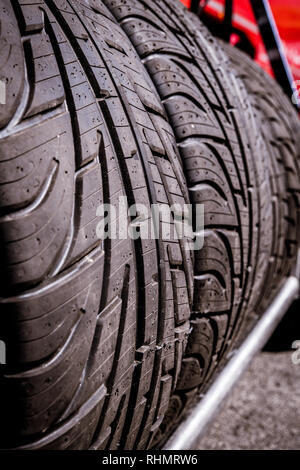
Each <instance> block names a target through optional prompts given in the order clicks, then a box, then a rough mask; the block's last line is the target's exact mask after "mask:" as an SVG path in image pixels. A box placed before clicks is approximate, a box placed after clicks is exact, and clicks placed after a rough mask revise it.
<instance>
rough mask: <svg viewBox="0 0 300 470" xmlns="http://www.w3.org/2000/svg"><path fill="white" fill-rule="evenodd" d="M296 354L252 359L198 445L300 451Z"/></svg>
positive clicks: (299, 385)
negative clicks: (294, 360)
mask: <svg viewBox="0 0 300 470" xmlns="http://www.w3.org/2000/svg"><path fill="white" fill-rule="evenodd" d="M298 336H299V335H298ZM292 353H293V351H285V352H262V353H260V354H259V355H258V356H257V357H256V358H255V359H254V360H253V362H252V364H251V366H250V368H249V369H248V370H247V372H246V373H245V375H244V376H243V378H242V379H241V381H240V382H239V383H238V384H237V385H236V387H235V388H234V390H233V391H232V393H231V395H230V397H229V398H228V400H227V402H226V403H225V404H224V407H223V409H222V410H221V412H220V414H219V415H218V417H217V418H216V420H215V421H214V423H213V424H212V426H211V427H210V428H209V429H208V431H207V432H206V435H205V437H203V438H202V439H201V440H200V442H199V443H198V446H197V449H207V450H221V449H228V450H229V449H251V450H253V449H263V450H272V449H280V450H286V449H298V450H299V449H300V364H298V365H296V364H293V362H292Z"/></svg>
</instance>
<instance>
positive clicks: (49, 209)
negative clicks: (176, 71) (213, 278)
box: [0, 0, 193, 449]
mask: <svg viewBox="0 0 300 470" xmlns="http://www.w3.org/2000/svg"><path fill="white" fill-rule="evenodd" d="M1 15H2V16H1V24H2V21H3V23H4V22H5V25H6V26H5V28H4V27H3V28H2V27H1V32H2V34H3V35H5V34H7V33H6V30H9V31H10V34H7V35H6V36H4V37H3V41H7V42H9V41H10V43H11V47H12V51H13V52H12V55H13V57H14V60H13V62H14V61H15V62H16V64H17V71H16V74H13V76H12V83H11V84H10V85H9V97H8V104H9V105H8V106H7V108H6V109H5V110H4V111H5V112H4V117H3V120H2V124H6V127H3V128H2V130H1V131H0V138H1V140H0V151H1V163H0V165H1V169H0V172H1V189H0V191H1V193H0V203H1V219H0V231H1V240H2V245H1V258H2V259H1V295H2V298H1V320H0V322H1V333H2V339H3V340H5V342H6V345H7V365H6V366H5V370H4V371H3V374H2V375H1V383H0V390H1V403H0V408H1V410H0V411H1V424H0V426H1V430H2V433H1V434H2V435H3V436H4V441H5V442H4V447H16V446H17V447H21V448H30V449H38V448H43V449H52V448H55V449H66V448H68V449H73V448H75V449H79V448H81V449H84V448H89V447H92V448H97V449H101V448H105V447H109V448H112V449H113V448H116V447H118V446H120V447H124V446H125V447H127V448H128V447H129V448H130V447H132V446H133V445H134V443H135V441H136V439H137V437H138V440H139V442H140V443H141V444H140V445H141V446H146V445H147V442H148V440H149V439H150V438H151V435H152V434H153V432H154V430H155V428H156V427H157V426H158V425H159V423H160V421H161V419H162V416H163V415H164V412H165V410H166V408H167V406H168V401H169V396H170V393H171V390H172V388H173V387H174V386H175V383H176V378H177V376H178V373H179V367H180V364H181V356H182V350H183V344H184V342H185V341H186V336H187V332H188V330H189V322H188V319H189V315H190V302H191V298H192V289H193V273H192V263H191V259H190V255H189V253H188V252H186V250H185V248H184V246H183V242H181V241H178V240H176V239H175V240H171V241H168V240H167V241H164V240H163V239H162V238H160V239H159V240H140V239H137V240H136V241H132V240H130V239H125V240H105V242H102V241H100V240H99V239H98V238H97V235H96V227H97V224H98V223H99V220H100V219H99V218H98V217H97V216H96V210H97V207H98V206H99V204H101V203H111V204H115V205H117V201H118V198H119V196H127V197H128V203H129V204H133V203H143V204H145V205H146V206H147V207H150V204H152V203H159V202H162V203H168V204H170V205H171V204H173V202H176V203H178V204H179V205H183V204H184V202H189V200H188V197H187V189H186V186H185V180H184V177H183V173H182V168H181V165H180V163H179V159H178V153H177V149H176V143H175V140H174V135H173V132H172V130H171V128H170V125H169V124H168V122H167V120H166V117H165V111H164V109H163V107H162V105H161V103H160V100H159V99H158V96H157V94H156V92H155V90H154V87H153V85H152V83H151V81H150V80H149V78H148V76H147V73H146V71H145V69H144V67H143V65H142V63H141V61H140V59H139V58H138V56H137V55H136V53H135V51H134V49H133V48H132V46H131V44H130V42H129V40H128V39H127V37H126V36H125V34H124V33H123V32H122V31H121V28H120V27H119V26H118V25H117V24H116V23H115V21H114V20H113V19H112V18H111V15H110V14H109V12H108V10H107V9H106V7H105V6H104V5H103V4H102V3H101V2H97V5H95V8H93V7H92V6H88V4H87V2H83V1H82V2H81V1H69V2H68V1H59V0H57V1H51V0H49V1H34V2H32V1H25V0H20V1H16V2H9V1H5V2H4V3H2V5H1ZM19 31H20V32H19ZM1 54H2V55H3V56H4V59H5V54H6V49H1ZM3 61H4V60H3ZM3 61H1V63H3ZM1 73H2V74H7V79H8V81H10V80H11V68H10V67H6V66H5V67H3V68H2V70H1ZM22 76H23V77H25V78H26V79H25V81H24V82H22V85H23V88H22V89H21V90H20V87H21V84H20V77H21V78H22ZM9 83H10V82H9ZM17 93H18V95H17ZM13 95H14V98H15V99H14V100H13V99H12V97H13ZM18 97H20V100H18V102H19V104H18V105H17V98H18ZM74 195H75V197H74ZM170 371H171V373H170ZM12 416H14V419H12ZM141 425H142V427H141ZM2 444H3V443H2Z"/></svg>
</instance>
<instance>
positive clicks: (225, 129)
mask: <svg viewBox="0 0 300 470" xmlns="http://www.w3.org/2000/svg"><path fill="white" fill-rule="evenodd" d="M90 3H93V4H95V3H96V2H92V1H90ZM104 3H105V4H106V5H107V7H108V8H109V9H110V10H111V12H112V13H113V14H114V15H115V17H116V18H117V19H118V21H119V23H120V24H121V26H122V27H123V29H124V31H125V32H126V33H127V35H128V37H129V38H130V40H131V41H132V43H133V45H134V46H135V48H136V50H137V52H138V53H139V55H140V57H141V58H142V59H143V63H144V64H145V66H146V68H147V70H148V72H149V75H150V76H151V78H152V80H153V82H154V84H155V85H156V87H157V90H158V93H159V95H160V97H161V99H162V102H163V104H164V106H165V109H166V113H167V115H168V117H169V120H170V123H171V126H172V128H173V129H174V132H175V137H176V140H177V146H178V149H179V152H180V155H181V159H182V163H183V167H184V171H185V175H186V178H187V182H188V186H189V192H190V199H191V201H192V203H194V204H197V203H203V204H204V205H205V218H204V225H205V231H204V236H205V242H204V247H203V249H202V250H199V251H198V252H195V268H194V272H195V283H194V301H193V315H192V319H191V334H190V336H189V340H188V344H187V349H186V354H185V357H184V359H183V362H182V369H181V372H180V376H179V380H178V383H177V387H176V390H175V393H174V394H173V395H172V398H171V401H170V406H169V409H168V411H167V414H166V417H165V419H164V421H163V423H162V425H161V426H160V429H159V431H158V433H157V435H156V437H155V439H154V440H153V442H152V445H154V446H160V445H161V444H162V442H164V441H165V440H166V438H167V436H168V435H169V434H170V432H171V431H172V429H174V427H175V426H176V424H177V423H178V421H179V420H180V419H181V417H182V415H183V413H184V411H185V410H186V409H187V407H188V405H189V403H190V402H191V401H192V400H193V398H194V397H195V395H196V394H197V393H199V392H203V391H204V390H206V389H207V386H208V384H209V383H210V381H211V380H212V378H213V376H214V374H215V372H216V371H217V370H220V367H221V366H222V364H223V363H224V361H225V360H226V356H227V355H228V353H230V351H231V350H232V348H233V347H235V346H236V345H237V344H238V341H240V339H241V338H242V337H243V335H245V333H246V331H247V330H248V329H249V328H250V327H252V325H253V323H254V321H255V320H256V319H257V318H258V317H259V315H260V314H261V312H262V310H263V309H264V308H265V306H266V305H267V303H268V302H269V300H270V298H271V296H272V294H273V292H274V290H275V289H276V287H277V285H278V282H279V280H281V279H282V277H283V275H284V272H287V271H288V270H287V269H285V270H283V269H282V261H283V259H282V256H284V255H282V252H283V251H282V249H281V251H279V247H278V243H279V245H280V247H282V246H283V245H284V244H285V241H286V231H284V233H285V234H282V236H281V239H280V241H279V242H277V238H278V232H279V231H281V230H282V229H281V224H282V222H283V217H284V214H282V213H281V214H280V215H279V216H275V215H274V213H273V206H274V204H276V202H274V197H275V194H274V191H273V186H272V183H273V178H274V175H273V174H272V171H271V170H270V159H269V156H268V148H267V145H266V142H265V141H264V138H263V135H262V133H261V129H260V128H261V125H260V120H259V119H258V117H257V115H256V112H255V111H256V110H255V108H253V106H251V98H250V97H249V95H248V93H247V90H246V89H245V86H244V84H243V82H242V80H241V79H240V77H239V76H238V74H236V73H234V72H233V71H232V67H231V65H230V63H229V61H228V58H227V57H226V54H225V53H224V52H223V51H222V50H220V46H219V44H218V43H217V41H215V40H214V39H213V38H212V36H211V35H210V33H209V32H208V30H207V29H206V28H205V27H204V25H203V24H201V22H200V21H199V19H198V18H197V17H196V16H195V15H193V14H191V13H189V12H188V11H187V10H186V9H185V8H184V7H183V6H182V5H181V4H180V3H179V2H177V1H173V2H172V4H170V3H169V2H167V1H166V0H154V1H151V2H150V3H149V2H146V1H136V0H122V1H121V0H117V1H116V0H104ZM286 194H287V193H286V191H285V193H284V197H285V196H286ZM284 223H285V222H284ZM274 247H275V248H274ZM294 258H295V256H294V252H293V253H291V256H290V259H291V260H294ZM277 264H278V266H277ZM274 266H276V275H273V272H274ZM289 266H290V265H289ZM277 274H278V275H277ZM265 287H267V293H266V291H264V289H265Z"/></svg>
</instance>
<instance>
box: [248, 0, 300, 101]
mask: <svg viewBox="0 0 300 470" xmlns="http://www.w3.org/2000/svg"><path fill="white" fill-rule="evenodd" d="M250 3H251V6H252V10H253V13H254V16H255V18H256V21H257V24H258V27H259V30H260V34H261V37H262V40H263V42H264V45H265V47H266V51H267V54H268V56H269V60H270V63H271V65H272V69H273V72H274V75H275V78H276V80H277V82H278V83H279V84H280V85H281V86H282V88H283V90H284V91H285V93H286V94H287V95H288V97H289V98H290V99H291V98H292V95H293V93H294V92H295V91H296V90H297V88H296V86H295V85H294V79H293V74H292V72H291V69H290V65H289V63H288V60H287V58H286V55H285V52H284V49H283V45H282V42H281V39H280V36H279V33H278V29H277V26H276V22H275V20H274V17H273V13H272V10H271V8H270V5H269V1H268V0H250ZM296 107H297V109H299V108H300V105H299V104H297V105H296Z"/></svg>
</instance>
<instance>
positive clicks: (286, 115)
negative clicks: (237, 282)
mask: <svg viewBox="0 0 300 470" xmlns="http://www.w3.org/2000/svg"><path fill="white" fill-rule="evenodd" d="M222 47H223V48H224V50H225V52H226V53H227V55H228V57H229V58H230V60H231V63H232V65H233V66H234V68H235V70H236V71H237V74H238V75H239V77H240V78H241V79H242V80H243V82H244V84H245V86H246V88H247V91H248V94H249V96H250V100H251V102H252V106H253V108H254V109H255V111H256V115H257V119H258V120H259V122H260V123H261V131H262V135H263V138H264V141H265V142H266V145H267V148H268V154H269V159H270V170H271V174H272V194H273V197H272V205H273V212H274V214H275V215H276V218H277V219H278V220H279V223H277V224H276V227H278V229H279V230H280V232H278V234H277V236H276V238H275V242H276V244H275V245H274V247H273V253H272V256H273V258H274V270H273V277H274V278H275V279H276V276H277V278H278V280H280V279H281V278H282V277H283V276H286V275H288V274H289V273H290V272H291V269H292V268H293V267H294V265H295V255H296V252H297V250H298V247H299V242H300V121H299V116H298V115H297V112H296V110H295V109H294V107H293V106H292V103H291V102H290V101H289V100H288V98H287V96H286V95H285V94H284V93H283V90H282V89H281V87H280V86H279V85H278V83H277V82H275V81H274V80H273V78H272V77H270V76H269V75H268V74H267V73H266V72H265V71H264V70H262V69H261V67H259V66H258V65H257V64H256V63H255V62H253V60H251V59H250V57H249V56H248V55H247V54H245V53H244V52H242V51H240V50H239V49H238V48H237V47H232V46H230V45H228V44H226V43H223V42H222ZM263 291H264V292H265V290H264V289H263Z"/></svg>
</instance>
